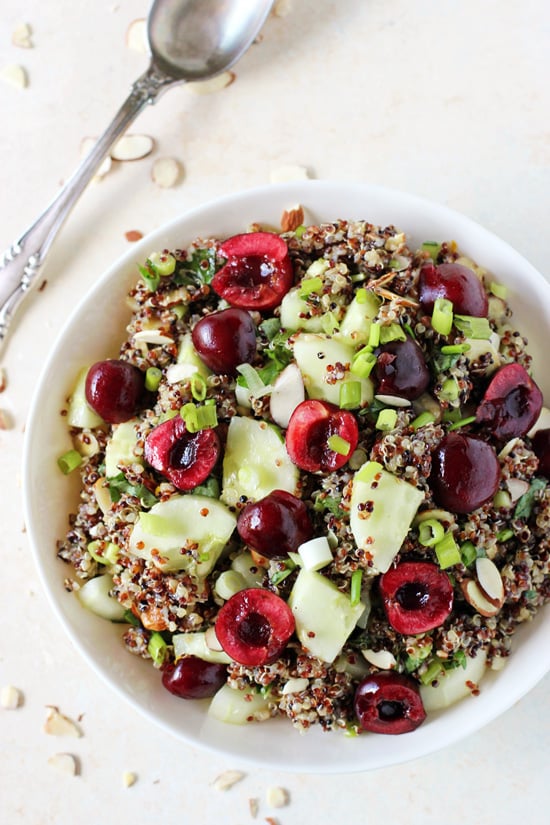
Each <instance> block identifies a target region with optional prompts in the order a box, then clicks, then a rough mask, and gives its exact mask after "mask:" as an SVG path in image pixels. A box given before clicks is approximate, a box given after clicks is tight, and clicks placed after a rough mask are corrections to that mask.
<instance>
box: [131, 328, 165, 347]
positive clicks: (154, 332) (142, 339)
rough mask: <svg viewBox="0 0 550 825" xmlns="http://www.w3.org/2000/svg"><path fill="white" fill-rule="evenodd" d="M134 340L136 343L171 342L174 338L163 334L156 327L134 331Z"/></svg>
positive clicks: (160, 343) (159, 343) (158, 343)
mask: <svg viewBox="0 0 550 825" xmlns="http://www.w3.org/2000/svg"><path fill="white" fill-rule="evenodd" d="M133 337H134V341H135V342H136V343H138V344H157V345H162V344H173V343H174V339H173V338H171V337H170V336H169V335H164V334H163V333H162V332H159V330H158V329H142V330H140V331H139V332H134V336H133Z"/></svg>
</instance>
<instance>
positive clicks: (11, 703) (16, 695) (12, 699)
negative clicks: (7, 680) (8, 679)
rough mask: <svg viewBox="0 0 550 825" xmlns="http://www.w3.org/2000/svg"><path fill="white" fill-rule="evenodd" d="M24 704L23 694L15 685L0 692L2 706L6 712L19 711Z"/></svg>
mask: <svg viewBox="0 0 550 825" xmlns="http://www.w3.org/2000/svg"><path fill="white" fill-rule="evenodd" d="M22 704H23V694H22V693H21V691H20V690H19V688H16V687H14V686H13V685H5V686H4V687H3V688H2V690H0V705H1V706H2V707H3V708H4V710H17V708H18V707H21V705H22Z"/></svg>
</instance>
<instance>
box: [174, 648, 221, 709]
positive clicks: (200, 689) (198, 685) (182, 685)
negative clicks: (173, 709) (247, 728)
mask: <svg viewBox="0 0 550 825" xmlns="http://www.w3.org/2000/svg"><path fill="white" fill-rule="evenodd" d="M226 676H227V667H226V666H225V665H222V664H218V663H217V662H205V661H204V659H199V658H198V657H197V656H185V657H184V658H183V659H178V661H177V662H170V663H169V664H167V665H164V667H163V668H162V684H163V685H164V687H165V688H166V690H169V691H170V693H173V694H174V696H179V697H180V698H181V699H205V698H207V697H209V696H213V695H214V694H215V693H216V692H217V691H218V690H219V689H220V688H221V686H222V685H223V684H224V683H225V680H226Z"/></svg>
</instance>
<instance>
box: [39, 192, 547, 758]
mask: <svg viewBox="0 0 550 825" xmlns="http://www.w3.org/2000/svg"><path fill="white" fill-rule="evenodd" d="M296 203H301V204H302V205H303V206H304V209H305V211H306V220H307V222H308V223H317V222H319V221H323V220H325V221H327V220H329V221H330V220H335V219H337V218H354V219H365V220H368V221H370V222H371V223H376V224H381V225H387V224H390V223H392V224H394V225H396V226H397V227H399V228H400V229H402V230H403V231H405V232H406V233H407V235H408V236H409V238H410V239H411V241H412V244H420V243H421V242H422V241H425V240H436V241H442V240H450V239H454V240H456V241H457V243H458V244H459V247H460V248H461V250H463V252H464V253H465V254H467V255H469V256H471V257H472V258H473V259H474V260H476V261H477V262H478V263H479V264H480V265H482V266H484V267H486V268H487V269H489V270H491V271H492V273H494V276H495V279H496V280H498V281H499V282H503V283H505V284H506V285H507V286H508V287H509V294H510V301H511V304H512V306H513V308H514V313H515V320H516V321H517V327H518V328H519V329H520V330H522V331H527V333H528V334H529V336H530V339H531V340H530V351H531V353H532V354H533V356H534V374H535V376H536V377H537V380H538V382H539V383H540V384H541V387H542V390H543V392H544V394H545V398H546V399H547V400H549V399H550V373H549V372H548V370H547V369H544V368H543V358H544V354H545V353H544V349H545V344H546V343H547V340H545V339H547V335H548V329H550V285H549V284H548V283H547V282H546V281H545V280H544V279H543V277H542V276H541V275H540V274H539V273H538V272H537V271H536V270H535V269H534V268H533V267H532V266H531V265H530V264H529V263H528V262H527V261H526V260H525V259H524V258H522V257H521V256H520V255H519V254H518V253H517V252H516V251H514V250H513V249H512V248H511V247H510V246H508V245H507V244H506V243H504V242H503V241H502V240H500V239H499V238H497V237H495V236H494V235H492V234H491V233H490V232H488V231H487V230H485V229H483V228H482V227H480V226H478V225H477V224H475V223H474V222H472V221H471V220H469V219H468V218H466V217H464V216H462V215H460V214H457V213H456V212H453V211H451V210H449V209H447V208H445V207H442V206H438V205H436V204H433V203H429V202H427V201H425V200H422V199H419V198H417V197H414V196H411V195H407V194H403V193H401V192H396V191H389V190H386V189H383V188H379V187H374V186H364V185H360V184H357V185H356V184H347V183H345V184H340V183H333V182H324V181H308V182H300V183H292V184H283V185H277V186H266V187H262V188H259V189H254V190H251V191H248V192H243V193H241V194H238V195H231V196H229V197H225V198H222V199H220V200H218V201H216V202H215V203H211V204H207V205H206V206H201V207H199V208H198V209H195V210H193V211H191V212H188V213H187V214H185V215H183V216H182V217H180V218H177V219H176V220H174V221H172V222H171V223H169V224H168V225H167V226H165V227H163V228H161V229H159V230H157V231H155V232H153V233H152V234H151V235H149V236H147V237H146V238H144V239H143V240H142V241H141V242H140V243H139V244H136V245H133V246H132V249H131V251H129V252H128V253H127V254H126V255H124V256H123V257H122V258H121V259H120V260H119V261H118V262H117V263H115V264H114V266H112V267H111V269H110V270H109V271H108V272H106V273H105V275H104V276H103V277H102V278H101V279H100V280H99V281H98V282H97V284H96V286H95V287H94V289H93V290H92V291H91V292H90V293H89V294H88V295H87V296H86V297H85V298H84V300H83V301H82V302H81V303H80V305H79V306H78V307H77V309H76V310H75V312H74V313H73V315H72V317H71V318H70V319H69V321H68V323H67V324H66V325H65V328H64V330H63V331H62V333H61V335H60V336H59V339H58V341H57V344H56V346H55V348H54V350H53V352H52V353H51V355H50V357H49V359H48V362H47V364H46V366H45V369H44V371H43V374H42V378H41V380H40V382H39V385H38V387H37V390H36V394H35V398H34V402H33V404H32V408H31V412H30V417H29V421H28V425H27V429H26V444H25V455H24V494H25V506H26V523H27V528H28V531H29V534H30V539H31V543H32V547H33V551H34V556H35V559H36V564H37V565H38V569H39V571H40V575H41V578H42V581H43V585H44V587H45V590H46V592H47V594H48V597H49V600H50V602H51V604H52V607H53V609H54V611H55V612H56V614H57V615H58V617H59V619H60V620H61V622H62V623H63V625H64V627H65V629H66V630H67V633H68V634H69V636H70V637H71V639H72V641H73V643H74V644H75V646H76V647H77V648H78V650H79V651H80V652H81V653H82V655H83V656H84V657H85V658H86V660H87V661H88V662H89V663H90V665H91V666H92V667H93V668H94V669H95V670H96V671H97V672H98V673H99V674H100V675H101V676H102V677H103V678H104V679H105V681H106V682H107V683H108V684H109V685H110V686H111V687H112V688H113V689H114V690H116V691H117V692H118V693H119V694H120V695H121V696H122V697H123V698H124V699H126V700H127V701H129V702H130V703H131V704H132V705H133V706H134V707H135V708H137V709H138V710H140V711H141V712H142V713H143V714H145V716H146V717H148V718H149V719H150V720H151V721H152V722H155V723H156V724H158V725H160V726H161V727H163V728H164V729H165V730H167V731H170V732H171V733H173V734H175V735H176V736H178V737H180V738H181V739H182V740H184V741H187V742H190V743H192V744H194V745H196V746H200V747H204V748H207V749H211V750H213V751H216V752H218V753H223V754H226V755H228V756H231V757H232V759H233V760H237V761H242V762H245V763H254V764H255V765H257V766H258V765H259V766H266V767H267V766H272V767H275V768H278V769H280V770H289V771H294V772H311V773H345V772H351V771H363V770H368V769H372V768H380V767H383V766H387V765H392V764H395V763H398V762H404V761H406V760H409V759H412V758H416V757H418V756H421V755H424V754H427V753H430V752H433V751H435V750H438V749H440V748H442V747H445V746H447V745H449V744H451V743H454V742H456V741H457V740H459V739H461V738H462V737H465V736H467V735H469V734H471V733H472V732H474V731H476V730H478V729H479V728H480V727H481V726H483V725H485V724H486V723H487V722H489V721H491V720H492V719H494V718H495V717H496V716H498V715H499V714H501V713H503V712H504V711H505V710H507V709H508V708H509V707H510V706H511V705H512V704H513V703H514V702H516V701H517V700H518V699H519V698H520V697H521V696H523V695H524V694H525V693H527V691H529V690H530V689H531V688H532V687H534V685H535V684H536V683H537V682H538V681H539V680H540V679H541V678H542V677H543V676H544V674H545V673H546V672H547V671H548V670H550V646H549V645H548V643H547V640H548V634H549V632H550V612H549V611H548V610H545V611H542V612H541V614H540V615H539V616H538V617H537V619H536V621H534V622H533V623H531V624H530V625H529V626H525V627H523V628H521V631H520V632H519V633H518V634H517V638H516V641H515V644H514V647H515V650H514V653H513V655H512V656H511V658H510V660H509V662H508V663H507V665H506V668H505V669H504V670H503V671H501V672H500V673H489V674H488V675H487V676H486V678H485V679H484V681H483V683H482V690H481V694H480V695H479V696H478V697H476V698H468V699H466V700H464V701H462V702H460V703H458V704H457V705H455V706H453V707H452V708H450V709H448V710H446V711H444V712H438V713H433V714H430V715H429V717H428V719H427V720H426V722H425V723H424V724H423V725H422V726H421V727H420V728H418V729H417V730H416V731H414V732H413V733H408V734H405V735H402V736H382V735H376V734H370V735H364V736H360V737H356V738H349V737H346V736H343V735H342V734H341V733H339V732H333V733H323V732H322V731H321V730H317V729H315V728H313V729H311V730H310V731H308V732H307V733H306V734H304V735H300V734H298V732H297V731H294V730H293V729H292V727H291V726H290V723H289V722H288V721H287V720H283V719H277V720H271V721H269V722H265V723H256V724H251V725H247V726H245V727H234V726H232V725H225V724H222V723H219V722H216V721H214V720H211V719H209V718H208V717H207V716H206V707H205V703H204V702H192V701H191V702H186V703H185V706H184V707H182V700H181V699H178V698H176V697H174V696H172V695H171V694H170V693H168V692H167V691H166V690H165V689H164V688H163V687H162V685H161V682H160V679H159V675H158V673H157V672H156V671H154V669H153V668H152V667H151V665H150V664H149V663H146V662H144V661H143V660H141V659H139V658H138V657H135V656H132V655H130V654H126V653H125V652H124V651H123V648H122V642H121V640H120V635H121V627H120V625H118V626H117V625H113V624H110V623H109V622H106V621H104V620H102V619H99V618H97V617H96V616H94V615H92V614H91V613H89V612H87V611H86V610H85V609H83V608H82V607H81V606H80V605H79V603H78V601H77V599H75V598H74V596H72V595H70V594H68V593H67V592H66V591H65V590H64V588H63V579H64V577H65V576H66V575H67V567H66V565H65V564H64V563H63V562H61V561H59V560H58V559H57V558H56V551H55V546H56V539H58V538H60V537H62V536H63V535H64V534H65V531H66V527H67V516H68V514H69V512H70V511H72V510H74V507H75V505H76V502H77V499H78V479H77V478H76V477H70V476H69V477H65V476H63V475H62V474H61V473H60V472H59V471H58V469H57V466H56V459H57V457H58V456H59V455H60V454H61V453H63V452H64V451H65V450H66V449H68V448H69V446H70V444H69V439H68V434H67V430H66V426H65V424H64V420H63V418H62V417H61V416H60V415H59V410H60V408H61V407H62V405H63V400H64V399H65V397H66V396H67V394H68V392H69V390H70V387H71V384H72V382H73V380H74V377H75V375H76V374H77V373H78V371H79V369H80V368H81V366H82V365H83V364H86V363H90V362H91V361H94V360H98V359H101V358H105V357H113V356H115V357H116V354H117V352H118V346H119V343H120V341H121V340H122V338H123V336H124V327H125V324H126V323H127V322H128V319H129V310H128V309H127V307H126V304H125V300H124V299H125V295H126V292H127V289H128V288H129V286H130V285H131V284H132V283H133V282H134V281H135V279H136V262H137V261H141V260H143V259H145V258H146V257H147V255H148V254H149V253H150V252H151V251H153V250H155V249H160V248H166V247H167V248H176V247H182V246H184V245H185V244H186V243H188V242H190V241H191V240H193V239H194V238H196V237H200V236H202V237H208V236H217V237H223V236H228V235H231V234H235V233H238V232H241V231H245V230H246V228H247V227H248V226H249V224H251V223H252V222H256V221H257V222H261V223H266V224H270V225H275V226H278V225H279V220H280V217H281V214H282V211H283V209H285V208H288V207H291V206H293V205H295V204H296ZM44 490H48V495H47V497H46V496H44Z"/></svg>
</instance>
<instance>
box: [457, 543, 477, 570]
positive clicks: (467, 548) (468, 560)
mask: <svg viewBox="0 0 550 825" xmlns="http://www.w3.org/2000/svg"><path fill="white" fill-rule="evenodd" d="M460 557H461V559H462V564H463V565H464V567H469V566H470V565H471V564H473V563H474V561H475V560H476V559H477V550H476V548H475V546H474V544H472V542H471V541H465V542H464V544H461V545H460Z"/></svg>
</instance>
